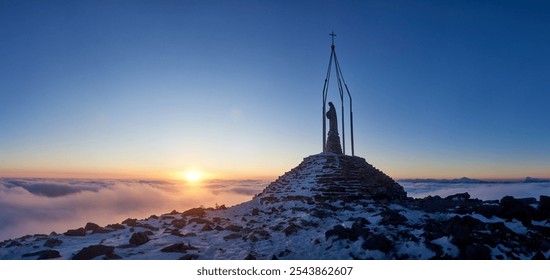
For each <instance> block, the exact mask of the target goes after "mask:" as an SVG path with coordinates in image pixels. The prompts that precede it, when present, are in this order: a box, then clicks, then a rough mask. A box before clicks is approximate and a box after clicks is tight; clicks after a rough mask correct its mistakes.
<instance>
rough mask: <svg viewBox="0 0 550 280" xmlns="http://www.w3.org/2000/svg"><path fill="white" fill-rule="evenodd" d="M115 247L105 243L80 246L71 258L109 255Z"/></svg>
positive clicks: (86, 258) (84, 258) (82, 258)
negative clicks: (80, 248)
mask: <svg viewBox="0 0 550 280" xmlns="http://www.w3.org/2000/svg"><path fill="white" fill-rule="evenodd" d="M114 250H115V247H113V246H105V245H92V246H88V247H85V248H82V250H80V251H79V252H78V253H77V254H76V255H74V256H73V260H91V259H94V258H96V257H99V256H102V255H111V254H113V251H114Z"/></svg>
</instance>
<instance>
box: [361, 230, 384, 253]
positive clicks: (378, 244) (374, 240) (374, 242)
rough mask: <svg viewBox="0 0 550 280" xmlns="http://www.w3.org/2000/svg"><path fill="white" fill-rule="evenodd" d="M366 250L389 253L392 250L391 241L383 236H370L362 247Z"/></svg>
mask: <svg viewBox="0 0 550 280" xmlns="http://www.w3.org/2000/svg"><path fill="white" fill-rule="evenodd" d="M361 248H363V249H365V250H378V251H382V252H384V253H387V252H389V251H390V250H391V248H392V243H391V241H390V240H389V239H388V238H387V237H386V236H385V235H382V234H373V235H370V236H369V237H368V238H367V239H366V240H365V241H364V242H363V244H362V245H361Z"/></svg>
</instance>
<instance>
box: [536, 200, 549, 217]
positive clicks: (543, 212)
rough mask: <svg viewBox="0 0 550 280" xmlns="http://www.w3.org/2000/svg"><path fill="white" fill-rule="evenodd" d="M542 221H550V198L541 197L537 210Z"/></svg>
mask: <svg viewBox="0 0 550 280" xmlns="http://www.w3.org/2000/svg"><path fill="white" fill-rule="evenodd" d="M537 210H538V212H539V214H538V215H539V217H540V220H548V219H550V196H546V195H541V196H540V201H539V206H538V208H537Z"/></svg>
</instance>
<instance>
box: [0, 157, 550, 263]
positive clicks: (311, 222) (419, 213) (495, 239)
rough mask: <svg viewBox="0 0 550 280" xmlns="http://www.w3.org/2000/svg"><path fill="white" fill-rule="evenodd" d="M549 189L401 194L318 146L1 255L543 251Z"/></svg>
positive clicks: (14, 244) (436, 255) (520, 255)
mask: <svg viewBox="0 0 550 280" xmlns="http://www.w3.org/2000/svg"><path fill="white" fill-rule="evenodd" d="M549 257H550V197H547V196H540V197H539V199H538V200H537V199H535V198H523V199H516V198H513V197H504V198H502V199H501V200H498V201H481V200H478V199H471V198H470V196H469V195H468V194H467V193H462V194H456V195H452V196H449V197H446V198H441V197H437V196H436V197H426V198H422V199H413V198H407V197H406V194H405V193H404V191H402V188H400V186H399V185H398V184H396V183H395V182H394V181H393V180H392V179H391V178H389V177H388V176H386V175H385V174H383V173H382V172H380V171H378V170H377V169H375V168H374V167H372V166H370V165H369V164H368V163H366V162H365V161H364V160H363V159H361V158H357V157H347V156H338V155H330V154H328V155H327V154H320V155H315V156H311V157H308V158H306V159H304V162H302V164H300V165H299V166H298V167H296V168H295V169H293V170H291V171H289V172H287V173H286V174H285V175H283V176H281V177H280V178H279V179H278V180H276V181H275V182H273V183H272V184H270V185H269V186H268V187H267V188H266V189H265V190H264V192H262V193H261V194H259V195H257V196H256V197H255V198H254V199H252V200H251V201H248V202H245V203H243V204H239V205H236V206H233V207H229V208H226V207H224V206H220V207H218V208H217V209H213V208H209V209H203V208H195V209H190V210H187V211H184V212H178V211H172V212H171V213H168V214H164V215H160V216H155V215H153V216H151V217H149V218H147V219H143V220H136V219H127V220H125V221H123V222H121V223H120V224H111V225H106V226H99V225H96V224H93V223H88V224H86V225H85V226H84V227H82V228H78V229H72V230H68V231H66V232H65V233H62V234H57V233H51V234H50V235H32V236H31V235H29V236H24V237H21V238H17V239H13V240H6V241H3V242H1V243H0V259H548V258H549Z"/></svg>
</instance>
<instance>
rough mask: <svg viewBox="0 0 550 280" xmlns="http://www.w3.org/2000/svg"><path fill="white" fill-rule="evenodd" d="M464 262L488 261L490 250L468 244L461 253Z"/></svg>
mask: <svg viewBox="0 0 550 280" xmlns="http://www.w3.org/2000/svg"><path fill="white" fill-rule="evenodd" d="M461 253H462V255H463V257H462V258H463V259H465V260H490V259H491V249H489V247H487V246H484V245H475V244H470V245H468V246H466V248H464V250H462V251H461Z"/></svg>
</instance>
